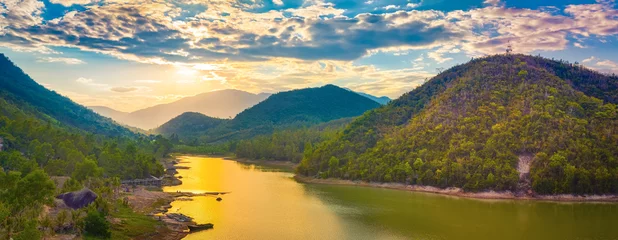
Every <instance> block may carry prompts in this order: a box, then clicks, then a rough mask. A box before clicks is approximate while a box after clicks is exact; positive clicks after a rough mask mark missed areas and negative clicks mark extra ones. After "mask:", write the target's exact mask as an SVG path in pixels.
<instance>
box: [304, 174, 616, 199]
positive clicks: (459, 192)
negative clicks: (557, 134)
mask: <svg viewBox="0 0 618 240" xmlns="http://www.w3.org/2000/svg"><path fill="white" fill-rule="evenodd" d="M294 179H295V180H296V181H298V182H301V183H310V184H329V185H347V186H358V187H373V188H387V189H394V190H402V191H412V192H424V193H433V194H440V195H447V196H455V197H463V198H474V199H502V200H536V201H554V202H618V196H617V195H585V196H576V195H570V194H561V195H537V196H517V195H515V193H513V192H510V191H504V192H496V191H486V192H465V191H463V189H461V188H454V187H451V188H444V189H443V188H437V187H431V186H419V185H406V184H402V183H374V182H363V181H351V180H343V179H332V178H329V179H318V178H311V177H304V176H299V175H295V176H294Z"/></svg>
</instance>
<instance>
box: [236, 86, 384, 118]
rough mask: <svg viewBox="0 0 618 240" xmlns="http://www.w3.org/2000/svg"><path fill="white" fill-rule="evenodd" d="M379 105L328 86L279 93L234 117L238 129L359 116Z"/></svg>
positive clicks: (355, 94)
mask: <svg viewBox="0 0 618 240" xmlns="http://www.w3.org/2000/svg"><path fill="white" fill-rule="evenodd" d="M379 106H380V104H379V103H377V102H375V101H373V100H371V99H369V98H366V97H364V96H361V95H359V94H357V93H354V92H351V91H348V90H346V89H343V88H340V87H337V86H335V85H330V84H329V85H325V86H322V87H319V88H305V89H298V90H292V91H287V92H280V93H277V94H274V95H272V96H270V97H269V98H268V99H266V100H265V101H263V102H261V103H259V104H257V105H255V106H253V107H251V108H249V109H247V110H245V111H243V112H241V113H239V114H238V116H236V117H235V118H234V119H233V120H232V124H233V125H234V127H236V128H247V127H252V126H258V125H264V124H273V125H286V124H294V123H297V122H308V123H321V122H327V121H330V120H334V119H339V118H346V117H353V116H359V115H361V114H363V113H364V112H365V111H367V110H370V109H373V108H377V107H379Z"/></svg>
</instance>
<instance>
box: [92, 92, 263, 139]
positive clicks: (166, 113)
mask: <svg viewBox="0 0 618 240" xmlns="http://www.w3.org/2000/svg"><path fill="white" fill-rule="evenodd" d="M269 96H270V94H267V93H260V94H253V93H249V92H244V91H240V90H234V89H226V90H219V91H213V92H207V93H202V94H199V95H196V96H192V97H186V98H182V99H180V100H178V101H175V102H172V103H167V104H160V105H156V106H152V107H149V108H145V109H141V110H138V111H134V112H131V113H128V114H126V115H125V114H118V113H117V111H110V110H107V109H101V108H98V107H95V109H97V110H99V111H100V113H101V114H102V115H104V116H107V117H110V118H112V119H114V120H116V121H117V122H119V123H122V124H126V125H129V126H133V127H138V128H141V129H153V128H156V127H158V126H160V125H161V124H163V123H165V122H167V121H169V120H170V119H172V118H174V117H176V116H178V115H180V114H182V113H185V112H199V113H202V114H205V115H207V116H211V117H215V118H233V117H234V116H236V114H238V113H239V112H241V111H243V110H245V109H247V108H249V107H251V106H254V105H255V104H257V103H259V102H261V101H263V100H264V99H266V98H268V97H269Z"/></svg>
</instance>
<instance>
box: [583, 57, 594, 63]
mask: <svg viewBox="0 0 618 240" xmlns="http://www.w3.org/2000/svg"><path fill="white" fill-rule="evenodd" d="M594 60H596V58H595V57H594V56H591V57H589V58H586V59H584V60H582V63H588V62H591V61H594Z"/></svg>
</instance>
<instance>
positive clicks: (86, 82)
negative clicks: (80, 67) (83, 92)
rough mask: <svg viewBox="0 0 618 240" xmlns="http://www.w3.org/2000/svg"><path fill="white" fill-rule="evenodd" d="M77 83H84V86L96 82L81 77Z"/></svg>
mask: <svg viewBox="0 0 618 240" xmlns="http://www.w3.org/2000/svg"><path fill="white" fill-rule="evenodd" d="M75 81H76V82H78V83H83V84H90V83H93V82H94V80H92V79H90V78H83V77H80V78H78V79H77V80H75Z"/></svg>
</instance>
